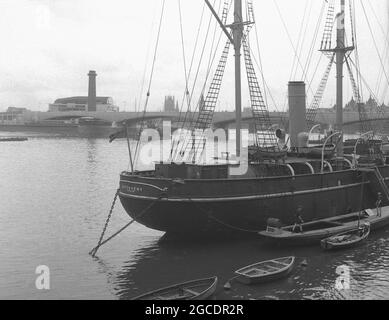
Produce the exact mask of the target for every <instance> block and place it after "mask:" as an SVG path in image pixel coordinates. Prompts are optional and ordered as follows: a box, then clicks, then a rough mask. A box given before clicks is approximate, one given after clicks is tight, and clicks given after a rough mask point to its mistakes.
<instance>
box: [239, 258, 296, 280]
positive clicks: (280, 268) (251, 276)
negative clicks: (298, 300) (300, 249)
mask: <svg viewBox="0 0 389 320" xmlns="http://www.w3.org/2000/svg"><path fill="white" fill-rule="evenodd" d="M294 262H295V257H284V258H278V259H273V260H268V261H263V262H259V263H256V264H253V265H250V266H247V267H244V268H242V269H239V270H237V271H235V274H236V275H237V277H236V280H237V281H239V282H241V283H244V284H255V283H261V282H267V281H272V280H277V279H280V278H283V277H286V276H287V275H288V274H289V273H290V272H291V271H292V269H293V266H294Z"/></svg>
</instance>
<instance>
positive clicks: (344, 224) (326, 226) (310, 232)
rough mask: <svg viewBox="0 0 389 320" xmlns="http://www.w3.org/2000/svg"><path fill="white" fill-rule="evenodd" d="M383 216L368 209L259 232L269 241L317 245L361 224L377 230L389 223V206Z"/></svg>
mask: <svg viewBox="0 0 389 320" xmlns="http://www.w3.org/2000/svg"><path fill="white" fill-rule="evenodd" d="M381 209H382V214H381V216H378V215H377V214H376V210H372V209H368V210H364V211H362V213H359V212H357V213H350V214H346V215H342V216H336V217H332V218H327V219H321V220H317V221H313V222H308V223H303V224H301V227H302V230H303V232H300V228H296V229H297V230H298V232H294V231H293V229H294V226H293V225H292V226H287V227H282V228H274V227H268V228H267V230H266V231H261V232H259V233H258V234H259V235H260V236H261V237H263V238H265V239H267V240H268V241H270V242H272V243H275V244H277V245H286V246H291V245H296V246H298V245H305V246H307V245H317V244H318V243H319V242H320V241H321V240H323V239H326V238H329V237H333V236H336V235H339V234H342V233H346V232H350V231H354V230H355V229H358V228H359V226H360V225H363V224H370V230H371V231H375V230H378V229H381V228H384V227H386V226H388V225H389V207H383V208H381Z"/></svg>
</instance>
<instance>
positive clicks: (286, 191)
mask: <svg viewBox="0 0 389 320" xmlns="http://www.w3.org/2000/svg"><path fill="white" fill-rule="evenodd" d="M380 171H381V174H382V175H383V176H384V177H388V176H389V167H387V166H386V167H382V168H380ZM150 174H152V173H150ZM362 185H364V190H363V191H364V193H365V197H364V202H363V203H362V206H363V208H371V207H373V206H374V202H375V201H376V194H377V192H378V191H380V186H379V184H378V183H377V182H376V181H374V177H370V176H368V177H367V178H365V180H364V182H362V179H361V174H360V173H359V172H357V171H355V170H346V171H342V172H334V173H324V174H309V175H301V176H295V177H291V176H288V177H276V178H254V179H251V178H250V179H228V180H223V179H220V180H184V181H174V180H173V179H164V178H154V177H149V178H148V177H147V176H146V174H145V173H142V175H131V174H129V173H126V172H124V173H123V174H122V175H121V180H120V194H119V197H120V200H121V203H122V205H123V207H124V209H125V210H126V211H127V213H128V214H129V215H130V216H131V217H132V218H135V219H136V220H137V221H138V222H139V223H141V224H143V225H145V226H146V227H148V228H151V229H156V230H160V231H164V232H169V233H176V234H180V235H184V236H188V235H191V236H192V235H193V236H199V235H201V236H203V234H208V235H212V236H213V235H217V234H222V233H223V234H233V233H244V234H247V235H250V234H251V235H252V234H254V233H256V232H258V231H261V230H264V229H265V228H266V221H267V219H269V218H276V219H279V220H281V221H282V223H283V224H284V225H288V224H292V223H294V215H295V210H296V208H297V206H298V205H302V206H303V208H304V220H305V221H313V220H318V219H324V218H330V217H334V216H338V215H342V214H343V213H344V212H347V211H350V210H351V211H353V212H356V211H358V210H359V209H360V203H359V202H358V201H353V200H354V199H359V198H360V194H361V191H362V190H361V188H362ZM385 205H386V204H385ZM145 211H146V212H145ZM321 239H323V238H321V237H318V238H317V239H316V240H321Z"/></svg>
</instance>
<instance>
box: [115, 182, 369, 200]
mask: <svg viewBox="0 0 389 320" xmlns="http://www.w3.org/2000/svg"><path fill="white" fill-rule="evenodd" d="M127 182H128V181H127ZM128 183H132V182H128ZM369 183H370V181H366V182H364V183H363V184H369ZM135 184H136V183H135ZM361 185H362V183H354V184H348V185H343V186H335V187H329V188H321V189H312V190H303V191H296V192H284V193H274V194H266V195H252V196H241V197H221V198H161V199H160V201H162V202H164V201H165V202H202V203H204V202H224V201H246V200H266V199H272V198H281V197H295V196H300V195H306V194H313V193H321V192H331V191H337V190H342V189H349V188H354V187H359V186H361ZM119 195H120V196H122V197H126V198H133V199H140V200H158V199H159V198H158V197H148V196H140V195H133V194H127V193H123V192H120V193H119Z"/></svg>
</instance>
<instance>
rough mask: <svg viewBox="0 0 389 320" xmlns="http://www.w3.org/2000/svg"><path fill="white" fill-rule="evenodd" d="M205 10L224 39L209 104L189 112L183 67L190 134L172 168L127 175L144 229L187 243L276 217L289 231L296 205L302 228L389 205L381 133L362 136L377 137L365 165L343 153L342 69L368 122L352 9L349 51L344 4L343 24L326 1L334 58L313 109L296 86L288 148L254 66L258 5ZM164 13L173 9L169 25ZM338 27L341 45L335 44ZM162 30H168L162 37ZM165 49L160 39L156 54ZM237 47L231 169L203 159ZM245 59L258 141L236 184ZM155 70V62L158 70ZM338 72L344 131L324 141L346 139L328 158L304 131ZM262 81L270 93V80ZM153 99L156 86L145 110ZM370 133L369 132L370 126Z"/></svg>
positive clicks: (122, 194) (129, 201)
mask: <svg viewBox="0 0 389 320" xmlns="http://www.w3.org/2000/svg"><path fill="white" fill-rule="evenodd" d="M205 4H206V6H207V7H208V8H209V9H210V11H211V13H212V15H213V17H214V18H215V19H216V21H217V23H218V25H219V26H220V28H221V30H222V32H223V35H224V36H225V38H226V44H225V46H224V49H223V51H222V56H221V58H220V60H219V63H218V65H217V68H216V71H215V74H214V77H213V78H212V81H211V82H210V84H209V87H208V92H207V94H206V95H204V96H205V98H202V97H203V94H201V96H200V99H199V103H198V104H197V108H196V111H195V112H194V111H193V110H191V108H190V106H191V100H192V99H193V96H192V95H191V94H190V93H189V85H188V74H187V72H186V69H185V82H186V85H185V87H186V88H185V98H186V99H187V105H188V111H187V113H186V114H185V117H184V118H183V120H184V121H183V128H182V129H186V130H182V131H181V133H180V134H179V135H178V139H176V140H175V141H173V144H172V150H171V152H170V159H169V160H170V161H169V162H168V163H162V162H161V163H157V164H155V169H154V170H149V171H137V170H136V169H134V165H133V164H132V170H131V171H125V172H122V174H121V175H120V190H119V194H118V195H119V198H120V201H121V203H122V205H123V207H124V208H125V210H126V211H127V213H128V214H129V215H130V216H131V218H133V219H134V220H135V221H137V222H139V223H141V224H143V225H145V226H146V227H149V228H152V229H156V230H161V231H165V232H168V233H175V234H180V235H188V234H191V235H205V234H212V235H215V234H231V233H236V232H245V233H250V231H258V230H261V229H263V228H264V227H265V226H266V221H267V220H268V219H269V218H276V219H279V220H280V221H282V223H284V224H291V223H292V222H293V219H294V212H295V209H296V208H297V207H303V208H304V213H305V216H304V220H306V221H312V220H316V219H323V218H328V217H330V216H336V215H342V214H345V213H346V212H356V211H358V210H361V209H365V208H369V207H371V206H372V205H373V203H374V201H375V195H376V194H377V193H378V192H383V193H384V194H385V195H386V196H387V199H386V200H387V202H388V203H389V190H388V187H387V184H386V181H387V180H388V178H387V177H389V166H387V165H386V159H385V157H384V156H383V155H382V153H381V150H380V148H379V146H380V143H378V144H377V143H376V142H375V141H374V139H373V137H374V130H370V129H371V128H368V127H363V128H362V131H361V133H362V134H364V135H366V133H367V132H370V131H372V132H373V133H372V134H369V138H368V139H367V144H368V145H369V153H368V155H367V162H366V163H364V164H362V162H358V161H356V157H355V154H354V155H352V154H344V150H345V148H346V147H347V142H346V144H345V146H344V145H343V143H344V140H343V136H342V135H343V133H342V125H343V97H344V94H343V76H344V74H343V73H344V65H346V66H347V70H348V72H349V76H350V80H351V83H352V88H353V93H354V97H355V100H356V101H357V103H358V110H359V114H360V118H361V119H362V120H363V119H366V111H365V110H364V106H363V103H362V97H361V87H360V84H361V82H362V77H361V73H360V68H359V60H358V50H356V49H357V44H356V27H355V22H354V21H355V16H354V1H352V0H350V1H348V4H349V9H350V10H349V19H348V21H349V23H350V24H351V27H350V30H351V33H352V34H351V44H350V45H348V44H347V43H346V39H347V37H346V28H345V24H346V0H339V13H338V14H337V15H336V16H335V17H334V13H335V1H334V0H330V1H328V2H327V1H326V7H327V19H326V23H325V27H324V35H323V39H322V42H321V47H320V51H321V52H322V53H323V55H324V56H326V57H328V59H329V64H328V66H327V67H326V69H325V72H324V76H323V79H322V80H321V82H320V84H319V88H318V90H317V92H316V94H315V95H314V98H313V102H312V104H311V105H310V107H309V108H308V110H306V92H305V83H304V82H302V81H291V82H290V83H289V113H290V127H289V134H290V145H287V143H285V142H284V143H282V141H279V140H278V138H280V137H282V136H283V132H282V130H278V131H277V132H276V130H275V127H274V126H272V123H271V121H270V117H269V111H268V106H267V104H266V98H265V96H264V95H265V92H266V89H264V88H263V87H262V88H261V85H260V81H259V80H258V77H257V72H256V70H255V65H254V63H253V59H252V49H251V46H250V37H249V36H250V31H251V30H252V28H253V26H255V16H254V9H253V1H252V0H246V1H245V12H246V14H245V16H246V19H244V15H243V2H242V0H235V1H229V0H223V1H222V2H221V4H222V5H221V8H220V10H219V13H218V12H217V11H218V10H215V6H214V5H212V4H211V3H210V2H209V1H208V0H205ZM164 6H165V1H164V2H163V8H162V14H161V21H162V17H163V10H164ZM323 6H324V4H323ZM231 8H233V11H234V12H233V22H232V23H231V24H228V23H227V21H228V17H229V15H230V11H231V10H230V9H231ZM220 13H221V14H220ZM180 14H181V11H180ZM334 22H336V30H335V31H336V45H335V46H332V37H333V33H334V32H333V26H334ZM160 31H161V25H160V26H159V31H158V36H159V33H160ZM181 31H182V29H181ZM158 39H159V37H158ZM158 43H159V41H157V45H156V49H155V52H157V49H158ZM231 46H232V47H233V49H234V53H235V54H234V71H235V72H234V74H235V76H234V82H235V112H236V123H235V124H236V145H235V150H234V153H235V155H236V158H235V159H236V161H235V162H231V161H230V157H229V156H228V157H227V158H226V159H225V160H226V161H224V162H221V161H220V162H218V163H212V164H207V163H204V161H203V152H204V150H206V141H207V137H206V131H207V130H208V129H211V127H212V120H213V114H214V112H215V108H216V105H217V101H218V99H219V93H220V89H221V86H222V82H223V77H224V73H225V68H226V64H227V61H228V56H229V52H230V48H231ZM352 52H354V53H355V55H356V59H355V61H354V60H352V59H351V53H352ZM184 56H185V54H184ZM242 57H243V60H244V64H245V67H246V75H247V83H248V89H249V95H250V102H251V111H252V120H253V123H254V128H255V131H254V143H253V145H252V146H249V148H248V154H249V157H248V159H247V160H248V163H247V170H246V172H245V173H243V174H241V175H239V176H237V175H234V174H232V172H233V169H234V168H236V166H238V165H240V164H242V162H244V159H243V157H242V156H243V154H242V150H243V148H242V137H241V129H242V122H241V120H242V116H241V112H242V70H241V69H242ZM154 63H155V56H154V62H153V68H152V70H154ZM334 64H335V65H336V75H337V77H336V88H337V91H336V102H337V103H336V110H337V121H336V128H335V129H336V130H337V132H336V133H335V134H334V133H333V132H332V133H331V134H330V135H328V136H327V137H326V138H328V139H329V138H331V137H333V136H335V135H336V134H337V135H338V136H340V138H339V139H338V140H337V141H336V142H335V143H334V144H333V148H332V147H330V148H329V149H330V150H329V151H330V152H328V153H326V154H325V151H326V150H327V151H328V145H327V142H328V139H326V141H324V143H323V144H321V145H319V146H314V147H313V148H311V147H309V146H308V145H307V141H306V136H307V134H306V131H307V129H310V128H312V126H313V122H314V120H315V117H316V113H317V110H318V109H319V107H320V105H321V101H322V97H323V93H324V91H325V88H326V85H327V82H328V79H329V75H330V72H331V69H332V66H333V65H334ZM353 67H354V69H355V71H356V75H357V77H356V78H355V76H354V74H353ZM185 68H186V67H185ZM150 78H152V76H151V77H150ZM262 82H263V85H264V86H265V81H262ZM150 84H151V82H150ZM204 89H205V86H204ZM203 91H204V90H203ZM149 95H150V87H149V91H148V94H147V100H146V106H147V101H148V97H149ZM145 109H146V108H145ZM364 125H365V126H366V123H365V122H364ZM280 140H282V139H280ZM348 143H350V142H348ZM352 143H353V146H354V145H355V143H356V144H358V143H360V140H359V139H358V141H356V142H352ZM335 148H336V150H335ZM229 151H230V150H229ZM335 151H336V152H335ZM138 152H139V141H138V144H137V148H136V150H135V155H134V156H131V160H132V159H135V162H136V159H137V156H138ZM130 155H131V153H130ZM315 158H319V159H315ZM320 158H321V159H320ZM362 165H363V166H364V168H363V169H361V166H362ZM361 190H365V192H364V197H363V199H362V201H361V203H357V202H355V201H352V200H353V199H357V198H359V197H360V194H361Z"/></svg>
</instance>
